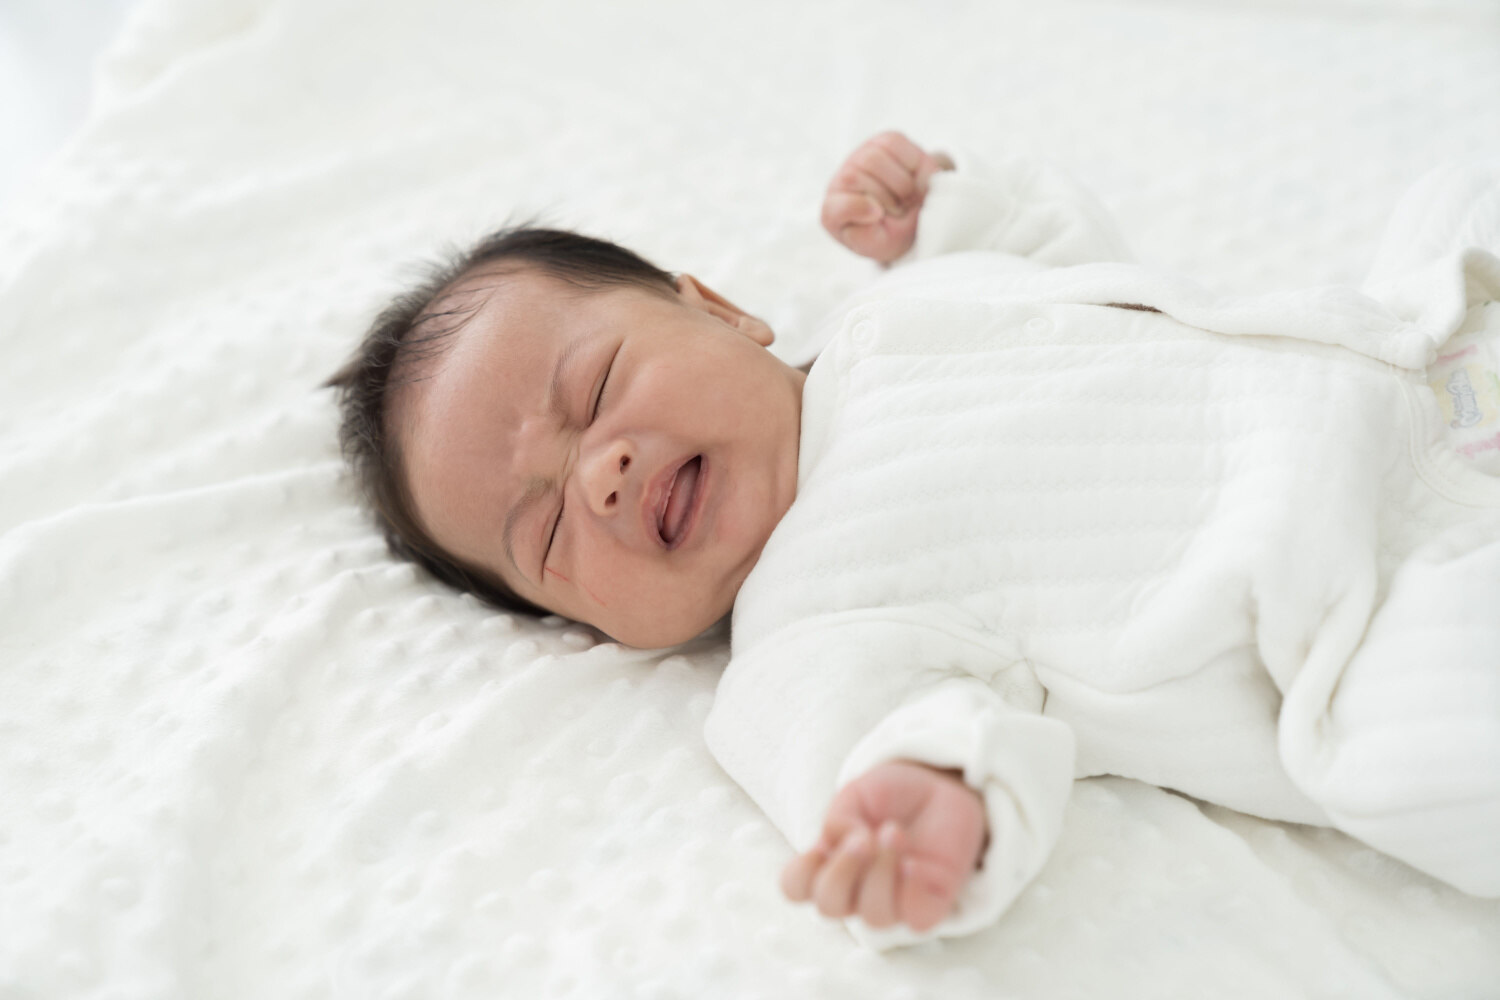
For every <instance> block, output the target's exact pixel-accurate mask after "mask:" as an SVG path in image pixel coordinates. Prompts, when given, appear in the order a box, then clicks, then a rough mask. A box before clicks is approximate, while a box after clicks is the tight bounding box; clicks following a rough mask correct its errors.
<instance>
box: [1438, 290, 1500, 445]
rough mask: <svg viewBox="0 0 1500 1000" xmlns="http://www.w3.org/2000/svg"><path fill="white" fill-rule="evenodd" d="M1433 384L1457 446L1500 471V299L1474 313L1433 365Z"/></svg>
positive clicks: (1444, 417) (1450, 437)
mask: <svg viewBox="0 0 1500 1000" xmlns="http://www.w3.org/2000/svg"><path fill="white" fill-rule="evenodd" d="M1427 384H1428V385H1429V386H1431V387H1432V391H1433V393H1434V395H1436V396H1437V402H1438V406H1439V407H1440V408H1441V409H1442V412H1443V419H1444V421H1445V422H1446V423H1447V425H1448V437H1449V440H1450V441H1451V442H1452V444H1453V447H1454V450H1456V451H1457V452H1458V453H1459V454H1460V455H1462V456H1463V457H1464V458H1467V459H1469V460H1471V461H1472V462H1474V463H1475V465H1477V466H1478V467H1479V468H1480V469H1482V470H1484V471H1485V472H1488V473H1490V474H1492V475H1500V303H1489V304H1487V305H1485V306H1481V307H1479V308H1477V309H1474V310H1473V311H1472V312H1471V313H1470V314H1469V317H1468V320H1467V321H1466V322H1465V323H1464V325H1463V326H1462V327H1461V328H1460V329H1459V332H1458V333H1457V334H1455V335H1454V336H1453V338H1452V339H1451V340H1449V341H1448V343H1446V344H1444V345H1443V350H1442V353H1441V354H1439V355H1438V358H1437V360H1436V361H1434V362H1433V364H1432V366H1431V367H1430V368H1428V369H1427Z"/></svg>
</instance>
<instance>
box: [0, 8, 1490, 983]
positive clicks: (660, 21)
mask: <svg viewBox="0 0 1500 1000" xmlns="http://www.w3.org/2000/svg"><path fill="white" fill-rule="evenodd" d="M1497 95H1500V13H1497V11H1496V8H1495V7H1494V6H1493V5H1492V4H1490V3H1487V2H1484V0H1308V2H1305V3H1278V2H1273V0H1220V2H1209V3H1197V4H1186V3H1171V2H1165V0H1163V2H1151V0H1115V2H1110V0H1087V2H1086V0H1064V2H1058V3H1049V4H1028V3H1022V2H996V3H979V2H972V3H968V2H950V3H941V4H922V5H917V4H907V3H900V2H896V0H864V2H857V3H856V2H827V3H804V2H790V0H766V2H755V3H744V4H738V5H729V4H719V3H693V2H686V0H659V2H652V3H648V4H619V3H607V2H603V0H598V2H586V0H570V2H560V3H548V4H533V5H520V4H498V3H488V2H479V0H433V2H428V3H422V4H411V3H398V2H378V3H371V2H354V0H221V2H218V3H201V2H193V0H143V3H142V4H141V6H140V7H139V8H138V9H137V10H136V12H135V14H134V16H133V17H132V19H131V21H130V22H129V24H128V26H127V28H126V30H125V31H124V33H123V35H122V37H120V38H119V39H118V41H117V42H116V44H115V45H114V47H113V48H112V50H111V52H110V53H109V55H108V57H107V58H106V60H105V61H104V64H103V65H102V66H101V67H100V72H99V77H98V82H97V99H96V107H95V110H94V113H93V115H92V116H91V118H90V120H89V121H88V123H87V124H86V126H85V127H84V128H83V130H82V131H81V133H80V134H79V135H78V136H77V137H76V138H75V139H74V141H72V142H71V144H70V145H69V146H68V147H67V148H66V149H65V150H64V151H63V153H62V154H61V155H60V156H59V157H58V158H57V159H56V160H55V161H54V162H53V163H52V164H50V166H49V168H48V169H47V170H46V171H45V173H44V175H43V176H42V177H41V178H40V179H39V180H38V181H37V182H36V183H35V184H34V185H33V186H32V187H31V188H30V189H29V190H28V191H26V192H24V193H23V194H22V196H21V197H19V198H18V199H17V200H16V202H15V204H14V205H13V206H12V207H11V208H10V209H8V210H7V213H6V214H5V216H4V217H3V218H0V358H3V362H0V788H3V790H4V794H3V797H0V998H4V1000H42V998H46V1000H51V998H62V997H70V998H74V997H76V998H97V1000H104V998H110V1000H127V998H130V1000H146V998H174V1000H175V998H181V1000H204V998H225V1000H231V998H247V1000H248V998H261V997H283V998H297V1000H304V998H305V1000H312V998H322V997H339V998H343V997H349V998H361V1000H364V998H389V1000H398V998H429V997H453V998H467V997H475V998H477V997H497V996H505V997H526V998H541V997H587V998H607V997H641V998H671V997H682V998H698V997H756V996H761V997H778V998H781V997H816V998H841V997H851V998H852V997H861V998H865V997H876V998H882V1000H898V998H922V997H945V998H959V1000H978V998H991V997H1022V998H1062V997H1104V996H1110V997H1135V996H1141V997H1246V998H1262V997H1270V996H1278V997H1280V996H1286V997H1291V996H1297V997H1319V998H1334V997H1349V998H1360V1000H1369V998H1397V997H1422V998H1427V997H1431V998H1447V997H1454V998H1457V997H1464V998H1471V997H1485V996H1496V995H1500V906H1497V904H1496V903H1494V902H1485V901H1480V900H1476V899H1471V898H1468V897H1465V896H1462V895H1459V894H1458V893H1456V892H1454V891H1452V890H1450V889H1447V888H1446V887H1444V886H1442V885H1440V884H1438V883H1435V882H1433V881H1431V880H1430V879H1427V878H1425V877H1423V876H1421V875H1419V874H1417V873H1415V872H1413V871H1411V870H1409V869H1407V868H1404V867H1403V866H1401V865H1400V864H1398V863H1396V862H1394V861H1390V860H1388V859H1386V858H1384V857H1383V856H1380V855H1378V854H1375V853H1374V852H1372V851H1370V850H1368V849H1367V848H1364V847H1363V846H1361V845H1360V844H1358V843H1357V842H1355V841H1353V840H1351V839H1349V838H1347V837H1344V836H1342V835H1339V834H1336V833H1332V832H1329V831H1325V830H1316V829H1311V828H1303V827H1296V826H1290V825H1284V824H1276V823H1270V822H1266V821H1263V820H1258V819H1253V818H1247V817H1245V816H1242V815H1238V814H1235V813H1232V812H1229V811H1227V810H1224V809H1219V808H1215V807H1209V806H1204V805H1201V804H1199V803H1195V802H1193V801H1191V800H1189V799H1186V798H1184V797H1181V796H1178V795H1174V794H1170V793H1167V792H1164V791H1160V790H1158V789H1154V788H1151V787H1147V786H1144V785H1140V784H1136V783H1132V782H1128V781H1124V780H1118V779H1099V780H1091V781H1086V782H1081V783H1079V784H1078V785H1077V786H1076V788H1075V791H1074V794H1073V797H1072V801H1071V804H1070V806H1069V812H1068V815H1067V819H1066V830H1065V833H1064V834H1063V838H1062V841H1061V843H1060V844H1059V846H1058V848H1057V850H1056V852H1055V854H1054V855H1053V857H1052V858H1051V860H1050V862H1049V863H1048V865H1047V867H1046V868H1045V869H1044V870H1043V872H1042V874H1041V876H1040V878H1039V879H1038V880H1037V881H1036V882H1035V883H1034V884H1033V885H1032V886H1031V887H1030V888H1029V889H1028V890H1027V891H1026V892H1025V893H1024V894H1023V896H1022V897H1021V899H1020V901H1019V902H1018V904H1017V905H1016V906H1015V907H1014V908H1013V909H1012V910H1011V911H1010V912H1009V913H1008V914H1007V915H1006V916H1005V917H1004V918H1003V920H1002V921H1001V922H1000V923H999V924H998V925H996V926H995V927H993V928H991V929H989V930H987V931H985V932H983V933H981V934H979V935H976V936H974V937H971V938H967V939H963V940H958V941H952V942H947V943H943V944H932V945H927V946H922V947H919V948H914V949H905V950H898V951H894V952H890V953H885V954H877V953H873V952H869V951H866V950H864V949H861V948H859V947H858V946H856V945H855V943H854V942H853V940H852V939H851V938H850V937H849V936H848V934H847V933H846V932H845V930H844V929H843V927H842V926H841V925H839V924H837V923H833V922H829V921H825V920H823V919H821V918H819V917H818V916H817V915H816V914H815V913H813V912H812V911H811V910H809V909H808V908H805V907H803V908H797V907H793V906H791V905H790V904H788V903H786V902H785V901H784V900H783V899H782V898H781V897H780V894H779V892H778V891H777V887H776V876H777V872H778V871H779V868H780V866H781V865H782V864H783V863H784V862H785V861H786V860H787V858H788V857H789V856H790V848H789V847H788V846H787V844H786V843H785V842H784V841H783V840H782V839H781V837H780V835H779V834H777V833H776V832H775V830H774V829H773V828H772V827H771V826H770V825H769V824H768V823H767V822H766V820H765V819H764V818H763V817H762V816H761V815H760V814H759V813H758V812H757V811H756V809H755V808H754V807H753V806H752V805H751V804H750V802H749V801H748V799H747V798H746V797H745V796H744V795H743V794H742V793H741V792H740V791H739V790H738V789H737V788H736V787H735V786H734V785H733V784H732V783H731V782H730V781H729V780H728V779H727V778H726V777H725V776H724V774H723V773H722V772H721V771H720V770H719V769H718V767H717V766H716V765H715V764H714V762H713V760H712V758H711V757H710V756H709V755H708V754H707V752H706V751H705V749H704V746H703V743H702V737H701V735H700V726H701V723H702V720H703V717H704V715H705V713H706V712H707V710H708V706H709V705H710V703H711V699H712V697H713V691H714V686H715V682H716V680H717V676H718V673H719V670H720V669H721V668H722V666H723V663H724V659H725V656H726V647H725V643H724V640H723V636H722V635H709V636H706V637H704V638H703V639H701V640H698V641H696V642H694V643H692V644H690V645H689V646H686V647H683V648H681V649H677V650H671V651H666V652H652V653H647V652H639V651H633V650H627V649H624V648H621V647H619V646H617V645H615V644H613V643H610V642H608V641H605V640H603V638H602V637H601V636H598V635H596V634H595V633H593V632H591V631H590V630H588V629H585V628H582V627H579V626H575V625H571V624H568V623H565V622H562V621H559V620H544V621H541V622H537V621H532V620H529V619H526V618H524V617H521V616H515V615H507V614H500V613H496V612H494V611H492V610H489V609H487V608H485V607H483V606H481V605H480V604H479V603H478V602H476V601H475V600H473V599H472V598H467V597H462V596H458V595H456V594H452V593H449V592H447V591H446V590H445V589H444V588H443V587H441V586H440V585H438V584H437V583H435V582H434V581H432V580H431V579H429V578H427V577H425V576H424V575H423V574H421V573H419V572H418V571H416V570H415V569H413V568H412V567H410V566H407V565H403V564H401V563H399V562H396V561H394V560H393V559H392V558H391V557H389V556H388V555H387V554H386V553H385V551H384V548H383V545H382V543H381V542H380V540H379V538H378V537H377V536H376V534H375V532H374V530H373V528H372V527H371V524H370V522H369V520H368V518H367V516H366V515H365V514H364V513H363V512H362V510H361V508H360V506H359V505H358V503H357V501H356V498H355V494H354V491H353V488H352V486H351V484H350V483H349V482H348V481H347V479H346V478H345V477H344V476H343V475H342V473H341V465H340V460H339V456H338V454H337V450H336V446H335V443H334V427H335V420H336V416H335V412H334V408H333V402H332V399H331V397H330V395H329V393H328V392H326V391H324V390H321V389H319V388H318V384H319V382H320V381H321V379H322V378H324V377H326V376H327V375H328V374H329V373H330V372H331V371H332V370H333V369H334V368H335V367H336V366H337V364H338V363H339V362H340V361H341V360H342V359H343V357H344V356H345V355H346V354H347V352H348V351H349V350H350V349H351V347H352V346H353V344H354V343H355V342H356V341H357V340H358V338H359V336H360V334H361V332H362V330H363V328H364V327H365V325H367V324H368V322H369V321H370V319H371V318H372V317H373V316H374V314H375V313H376V312H377V311H378V310H379V309H380V307H381V306H382V304H383V302H384V301H385V300H386V299H387V298H388V297H389V296H390V295H391V294H392V293H393V292H395V291H397V290H399V289H400V288H402V287H403V286H404V285H405V284H406V283H407V282H409V281H410V280H411V278H412V277H413V274H414V272H413V270H412V267H411V265H412V263H413V262H418V261H421V260H424V259H427V258H430V257H432V256H433V255H434V254H437V253H439V252H441V250H442V249H443V248H444V247H446V246H450V245H455V244H463V243H465V242H467V241H469V240H472V239H473V238H474V237H476V236H478V235H480V234H481V233H483V232H485V231H486V230H488V229H490V228H492V227H495V226H497V225H499V224H501V223H503V222H505V221H507V220H519V219H524V218H532V217H536V218H540V219H543V220H545V221H549V222H553V223H557V224H563V225H571V226H577V227H580V228H583V229H586V230H588V231H591V232H595V233H599V234H602V235H605V236H609V237H612V238H615V239H619V240H621V241H622V242H625V243H627V244H629V245H632V246H634V247H636V248H638V249H639V250H640V251H641V252H643V253H645V254H646V255H647V256H649V257H651V258H652V259H654V260H656V261H657V262H658V263H660V264H662V265H663V266H665V267H667V268H670V269H674V270H686V271H691V272H693V273H695V274H698V275H700V276H702V277H703V278H705V279H706V280H707V281H708V282H709V283H710V284H712V285H714V286H715V287H717V288H719V289H720V290H722V291H723V292H724V293H725V294H727V295H728V296H729V297H730V298H732V299H733V300H735V301H736V302H739V303H740V304H742V305H745V306H746V307H747V308H750V309H751V310H752V311H755V312H758V313H759V314H760V315H762V316H763V317H765V318H766V319H767V320H768V321H769V322H770V323H771V325H772V327H773V328H775V329H776V330H777V331H778V332H779V333H780V334H781V343H782V349H784V350H785V351H786V352H787V354H788V356H789V357H792V356H798V355H800V354H802V353H805V352H806V351H807V350H808V349H809V348H810V347H811V346H813V345H811V344H810V343H809V341H808V338H809V337H810V335H811V333H812V331H813V329H814V328H815V326H816V323H817V320H818V319H819V318H820V317H821V316H822V315H823V313H824V312H825V311H826V310H827V309H829V308H830V307H831V306H832V305H833V304H834V303H836V302H837V301H838V300H839V299H840V298H841V297H842V296H843V295H844V294H846V293H848V292H850V291H853V290H854V289H856V288H857V287H858V286H859V285H860V284H861V283H862V282H863V281H866V280H868V279H869V278H870V277H871V275H872V274H873V270H872V268H873V265H871V266H867V265H866V263H865V262H862V261H859V260H857V259H855V258H852V257H851V256H849V255H847V254H846V253H844V252H842V251H841V250H840V249H839V248H838V247H836V246H835V245H834V244H833V243H832V242H831V241H830V240H828V239H827V237H826V236H824V235H823V234H822V233H821V231H820V230H819V229H818V227H817V210H818V205H819V202H820V197H821V193H822V189H823V186H824V184H825V183H826V181H827V178H828V176H829V174H830V172H831V171H832V170H833V168H834V167H835V166H836V165H837V164H838V163H839V162H840V160H841V159H842V158H843V156H844V155H845V154H846V153H847V152H848V151H849V149H851V148H852V147H853V146H854V144H855V143H857V142H858V141H859V140H861V139H862V138H864V137H865V136H866V135H868V134H870V133H871V132H874V131H876V130H879V129H882V128H900V129H903V130H905V131H907V132H909V133H910V134H911V135H913V136H914V137H915V138H917V139H918V140H919V141H922V142H925V143H928V144H930V145H934V146H941V145H942V144H944V143H955V144H962V145H964V146H965V147H967V148H970V149H974V150H977V151H980V152H983V151H985V150H993V151H996V152H1004V151H1007V150H1011V149H1025V150H1028V151H1031V152H1034V153H1039V154H1041V155H1043V156H1045V157H1047V158H1049V159H1050V160H1052V161H1053V162H1055V163H1057V164H1059V165H1061V166H1063V167H1064V168H1065V169H1067V170H1069V171H1071V172H1072V173H1073V174H1074V175H1075V176H1077V177H1079V178H1080V179H1081V180H1082V181H1084V182H1085V183H1086V184H1087V185H1088V186H1090V187H1091V188H1092V189H1093V190H1095V191H1096V192H1097V193H1098V194H1099V196H1100V198H1101V199H1102V200H1103V201H1104V203H1105V204H1106V205H1108V206H1109V208H1110V209H1111V210H1112V211H1113V212H1114V214H1115V215H1116V217H1117V218H1118V220H1119V222H1120V225H1121V228H1122V230H1123V231H1124V232H1125V233H1126V235H1127V237H1128V238H1129V239H1130V240H1131V242H1132V244H1133V245H1134V247H1135V248H1136V251H1137V255H1138V256H1139V258H1140V259H1141V260H1143V261H1144V262H1147V263H1150V264H1153V265H1157V266H1160V267H1163V268H1167V269H1171V270H1176V271H1181V272H1186V273H1188V274H1189V275H1191V276H1192V277H1194V278H1195V279H1197V280H1199V281H1201V282H1203V283H1204V284H1207V285H1209V286H1210V287H1216V288H1223V289H1233V290H1260V289H1273V288H1279V287H1292V286H1303V285H1308V284H1322V283H1329V282H1349V283H1357V282H1358V280H1359V279H1360V277H1361V276H1362V275H1363V273H1364V271H1365V269H1366V267H1367V266H1368V264H1369V261H1370V258H1371V256H1372V254H1373V252H1374V249H1375V245H1376V241H1377V240H1378V238H1379V235H1380V232H1381V230H1382V227H1383V225H1384V222H1385V219H1386V217H1387V215H1388V213H1389V212H1390V210H1391V208H1392V207H1393V206H1394V205H1395V203H1396V201H1397V199H1398V198H1399V196H1400V194H1401V192H1402V191H1403V190H1404V189H1405V187H1406V186H1407V185H1408V184H1410V183H1411V182H1412V181H1413V180H1415V179H1416V178H1417V177H1418V176H1420V175H1421V174H1422V173H1424V172H1425V171H1426V170H1428V169H1429V168H1431V167H1433V166H1435V165H1437V164H1440V163H1444V162H1449V161H1453V160H1462V159H1466V158H1472V157H1478V156H1486V155H1488V156H1494V155H1496V153H1497V152H1500V100H1497Z"/></svg>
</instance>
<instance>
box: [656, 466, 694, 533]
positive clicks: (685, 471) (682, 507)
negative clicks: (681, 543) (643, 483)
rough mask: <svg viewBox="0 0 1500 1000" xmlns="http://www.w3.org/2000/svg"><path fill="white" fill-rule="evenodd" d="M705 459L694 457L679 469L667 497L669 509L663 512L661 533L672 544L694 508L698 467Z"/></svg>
mask: <svg viewBox="0 0 1500 1000" xmlns="http://www.w3.org/2000/svg"><path fill="white" fill-rule="evenodd" d="M702 463H703V459H701V458H694V459H693V460H692V461H690V462H688V463H687V464H686V465H684V466H683V467H682V468H680V469H678V470H677V478H676V480H674V481H673V483H672V495H671V496H669V497H668V498H667V509H666V511H665V512H663V514H662V519H661V534H662V537H663V538H665V539H666V540H667V544H668V545H670V544H672V543H673V542H675V541H677V538H678V536H680V535H681V534H682V529H683V526H684V525H685V524H686V523H687V516H688V511H690V510H692V509H693V494H695V493H696V492H697V491H698V468H699V466H701V465H702Z"/></svg>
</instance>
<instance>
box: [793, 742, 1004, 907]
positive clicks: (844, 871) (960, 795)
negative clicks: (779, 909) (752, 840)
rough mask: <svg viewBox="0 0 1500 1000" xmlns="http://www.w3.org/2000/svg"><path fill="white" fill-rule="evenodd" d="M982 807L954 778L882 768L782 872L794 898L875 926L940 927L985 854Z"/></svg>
mask: <svg viewBox="0 0 1500 1000" xmlns="http://www.w3.org/2000/svg"><path fill="white" fill-rule="evenodd" d="M985 841H986V823H985V807H984V800H983V799H982V798H980V796H979V793H978V792H976V791H974V790H973V789H971V788H970V787H969V786H968V785H966V784H964V781H963V778H962V777H960V776H959V775H958V774H956V773H955V772H952V771H940V770H937V769H935V768H932V767H929V766H927V765H925V764H919V763H914V762H910V761H889V762H887V763H884V764H877V765H876V766H875V767H873V768H871V769H870V770H869V771H866V772H865V773H864V774H863V775H861V776H860V777H858V778H856V779H855V780H853V781H851V782H849V783H848V784H847V785H845V786H844V787H843V788H842V789H841V790H840V791H839V793H838V795H837V796H835V797H834V800H833V802H832V804H831V805H830V806H829V807H828V814H827V816H826V818H825V819H824V822H823V832H822V836H821V837H820V838H819V840H818V842H817V844H815V845H814V846H813V847H812V849H811V850H809V851H807V852H806V853H804V854H800V855H798V856H797V857H796V858H794V859H793V860H792V861H791V863H789V864H788V865H787V866H786V869H785V870H784V871H783V872H782V875H781V887H782V891H783V892H785V893H786V894H787V896H788V897H790V898H791V899H793V900H796V901H797V902H803V901H806V900H809V899H810V900H812V901H813V902H814V903H815V904H816V905H817V907H818V912H820V913H822V914H823V915H824V916H827V917H849V916H856V915H857V916H859V917H860V918H862V919H863V920H864V922H865V923H866V924H868V925H870V926H871V927H877V928H883V927H890V926H892V925H893V924H897V923H904V924H906V925H907V926H909V927H911V928H912V929H913V930H916V931H925V930H928V929H929V928H931V927H934V926H936V925H937V923H938V922H939V921H941V920H942V919H943V918H944V917H946V916H947V915H948V913H949V911H951V910H952V909H953V904H954V902H955V901H956V900H957V898H958V894H959V891H960V890H961V889H962V888H963V886H964V883H965V882H967V881H968V879H969V876H970V874H972V873H973V871H974V869H975V868H976V867H977V866H978V864H979V860H980V858H981V857H983V855H984V846H985Z"/></svg>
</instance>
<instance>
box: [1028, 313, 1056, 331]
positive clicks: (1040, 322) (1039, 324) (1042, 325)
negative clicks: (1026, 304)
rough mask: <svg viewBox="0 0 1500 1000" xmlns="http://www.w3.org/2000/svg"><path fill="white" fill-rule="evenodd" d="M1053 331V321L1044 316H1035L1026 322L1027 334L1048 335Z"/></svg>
mask: <svg viewBox="0 0 1500 1000" xmlns="http://www.w3.org/2000/svg"><path fill="white" fill-rule="evenodd" d="M1051 329H1052V321H1051V320H1049V319H1046V318H1044V317H1042V316H1033V317H1031V318H1030V319H1028V320H1027V321H1026V332H1027V333H1046V332H1047V331H1048V330H1051Z"/></svg>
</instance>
